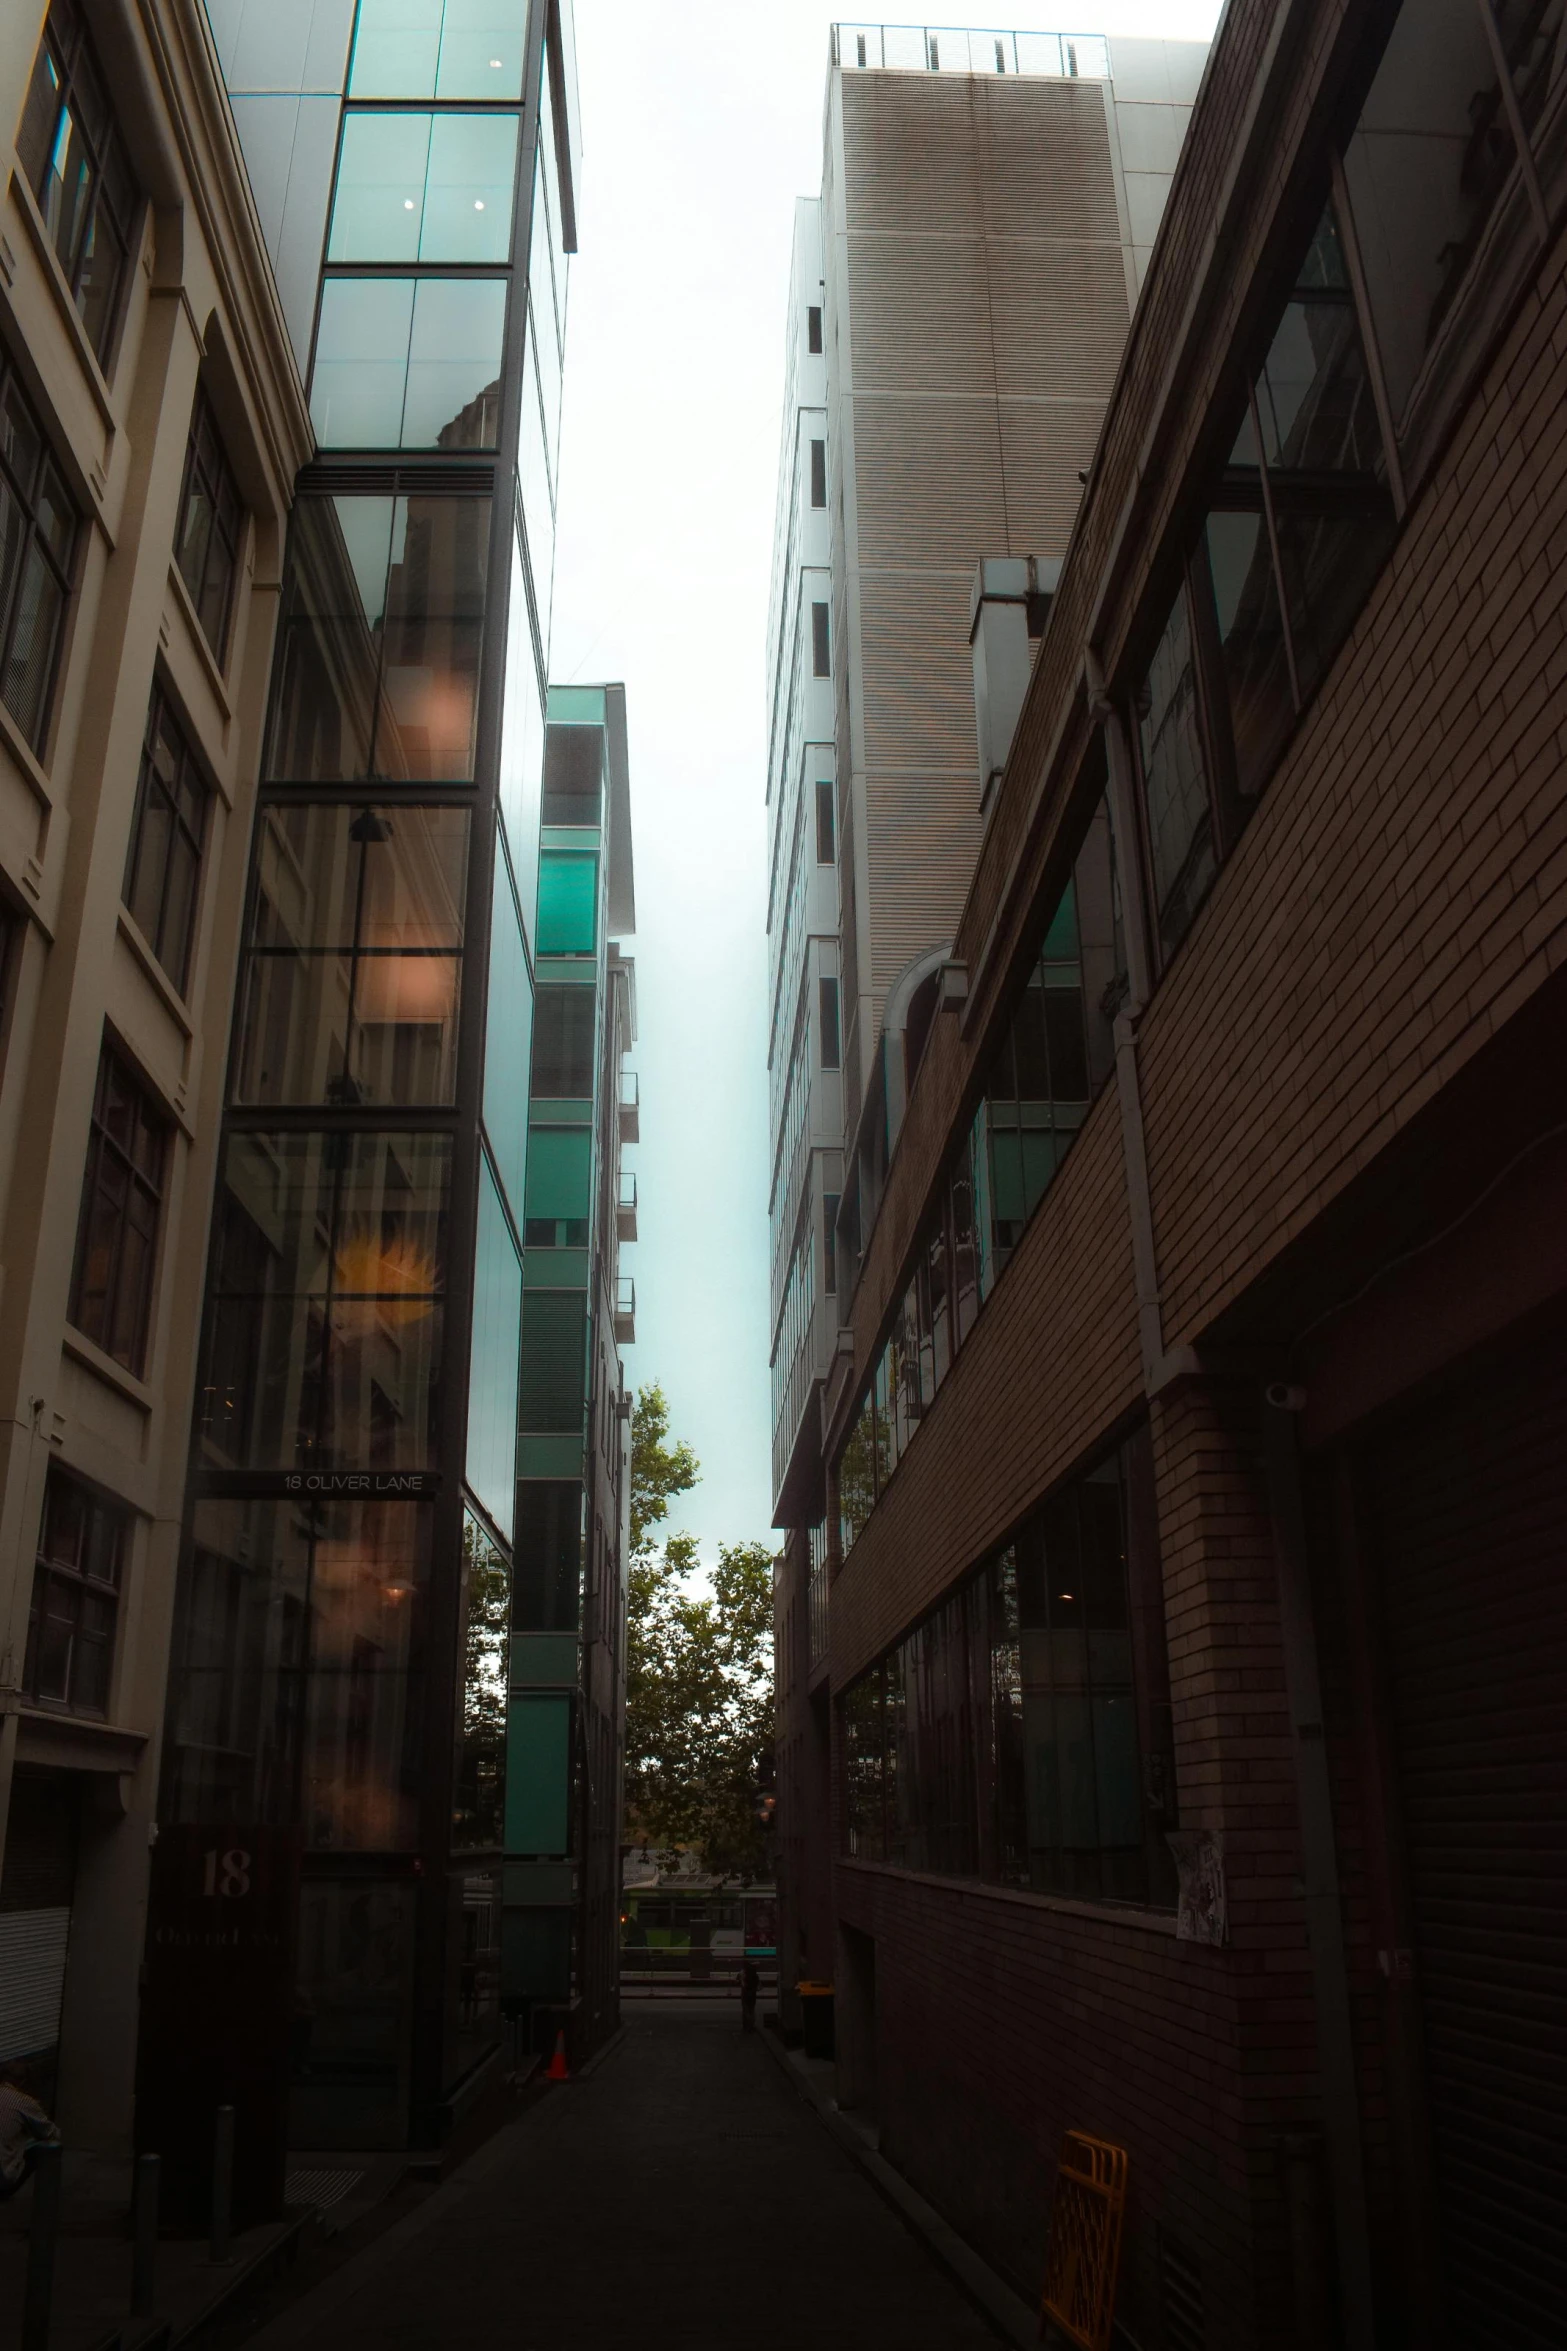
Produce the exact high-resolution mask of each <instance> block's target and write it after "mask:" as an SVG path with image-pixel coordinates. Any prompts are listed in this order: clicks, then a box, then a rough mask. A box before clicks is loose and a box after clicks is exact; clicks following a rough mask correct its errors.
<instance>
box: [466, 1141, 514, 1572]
mask: <svg viewBox="0 0 1567 2351" xmlns="http://www.w3.org/2000/svg"><path fill="white" fill-rule="evenodd" d="M521 1330H522V1261H521V1259H520V1258H519V1257H518V1255H517V1247H516V1243H515V1242H514V1241H513V1239H512V1235H511V1227H510V1226H509V1225H508V1223H507V1221H506V1213H505V1210H504V1209H503V1208H502V1206H501V1200H500V1193H499V1191H498V1189H497V1187H496V1182H495V1176H494V1173H493V1171H492V1169H491V1167H490V1163H489V1160H488V1159H487V1158H481V1163H480V1173H479V1237H478V1251H477V1257H476V1261H475V1265H474V1283H473V1347H472V1357H471V1364H470V1372H469V1382H468V1484H469V1486H470V1487H471V1488H472V1490H473V1492H474V1493H475V1494H477V1496H478V1498H479V1500H480V1501H481V1502H482V1503H483V1504H484V1507H485V1509H486V1510H487V1511H488V1512H489V1514H490V1517H491V1518H492V1519H493V1521H494V1522H495V1524H496V1526H498V1527H499V1528H500V1530H501V1533H502V1534H503V1535H507V1536H509V1535H510V1533H511V1529H512V1508H513V1502H514V1497H515V1492H516V1481H517V1355H518V1346H519V1343H520V1336H521Z"/></svg>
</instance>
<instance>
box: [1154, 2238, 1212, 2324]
mask: <svg viewBox="0 0 1567 2351" xmlns="http://www.w3.org/2000/svg"><path fill="white" fill-rule="evenodd" d="M1159 2299H1160V2303H1161V2306H1162V2310H1163V2315H1164V2351H1206V2346H1207V2341H1208V2337H1207V2334H1206V2332H1205V2331H1204V2327H1203V2314H1202V2271H1201V2270H1200V2269H1199V2268H1198V2266H1197V2263H1196V2261H1195V2260H1194V2259H1193V2257H1192V2255H1191V2254H1190V2253H1189V2252H1188V2250H1187V2249H1186V2247H1185V2246H1184V2245H1183V2244H1182V2243H1181V2241H1180V2239H1179V2238H1178V2237H1172V2236H1171V2235H1170V2234H1169V2232H1168V2231H1167V2230H1165V2229H1161V2230H1160V2231H1159Z"/></svg>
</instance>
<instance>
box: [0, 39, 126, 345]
mask: <svg viewBox="0 0 1567 2351" xmlns="http://www.w3.org/2000/svg"><path fill="white" fill-rule="evenodd" d="M35 21H36V20H35ZM16 148H17V154H18V155H19V157H20V158H21V162H22V168H23V170H24V171H25V172H26V174H27V178H28V181H29V184H30V185H31V187H32V191H33V194H34V195H35V196H36V198H37V199H38V207H39V210H40V211H41V212H42V214H43V218H44V226H45V227H46V228H47V230H48V232H49V241H50V243H51V244H52V245H53V247H54V250H55V255H56V258H57V259H58V261H59V264H60V267H61V269H62V270H63V271H64V273H65V279H66V283H67V285H68V286H69V287H70V289H71V295H72V299H73V300H74V302H75V304H76V309H77V314H78V316H79V317H80V319H81V322H82V325H83V326H84V328H85V329H86V331H87V339H88V341H89V342H90V343H91V345H92V347H93V349H94V351H95V352H96V353H97V355H98V357H99V359H100V360H106V359H107V357H108V352H109V345H110V343H111V341H112V340H113V336H114V328H115V322H116V320H117V318H118V316H119V307H120V305H119V294H120V288H121V286H122V285H123V283H124V281H125V272H126V269H127V266H128V264H129V260H130V251H131V238H132V233H133V231H134V229H135V225H136V215H137V213H138V211H139V210H140V206H141V191H140V189H139V188H138V187H137V185H136V181H135V178H134V176H133V174H132V171H131V165H130V158H129V157H128V155H127V154H126V151H125V143H124V141H123V140H122V138H121V137H120V132H119V127H118V125H117V124H116V122H115V119H114V109H113V105H112V103H111V101H110V97H109V89H108V84H107V82H106V81H105V79H104V76H103V73H102V70H101V68H100V67H99V64H98V60H97V57H96V54H95V52H94V49H93V45H92V40H91V36H90V35H89V33H88V31H87V28H86V25H85V23H84V22H83V20H82V17H81V15H80V13H79V11H78V10H77V8H76V7H75V6H73V5H72V4H71V0H55V4H54V6H53V7H51V9H50V11H49V15H48V20H47V22H46V24H45V26H44V33H43V39H42V40H41V41H40V43H39V45H38V54H37V56H36V58H35V59H34V61H33V75H32V81H31V84H30V86H29V88H28V92H27V101H26V104H25V106H24V107H23V110H22V121H21V127H20V129H19V130H18V132H17V135H16Z"/></svg>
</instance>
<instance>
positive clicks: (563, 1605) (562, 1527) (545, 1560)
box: [512, 1479, 582, 1633]
mask: <svg viewBox="0 0 1567 2351" xmlns="http://www.w3.org/2000/svg"><path fill="white" fill-rule="evenodd" d="M581 1561H582V1488H581V1487H580V1486H579V1485H574V1484H571V1483H569V1482H565V1481H561V1482H549V1483H536V1482H534V1481H533V1480H531V1479H530V1480H525V1481H524V1482H523V1484H522V1485H520V1486H519V1487H518V1489H517V1542H516V1554H515V1565H514V1570H513V1595H514V1597H513V1615H512V1622H513V1624H514V1626H515V1627H516V1629H517V1631H518V1632H538V1633H565V1632H575V1630H576V1629H577V1620H578V1613H579V1606H580V1585H581V1577H582V1563H581Z"/></svg>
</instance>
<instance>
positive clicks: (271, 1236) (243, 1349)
mask: <svg viewBox="0 0 1567 2351" xmlns="http://www.w3.org/2000/svg"><path fill="white" fill-rule="evenodd" d="M450 1174H451V1144H450V1141H449V1140H448V1138H446V1137H445V1136H442V1135H409V1134H357V1135H327V1134H320V1133H316V1134H310V1133H303V1134H301V1133H294V1134H244V1133H238V1134H231V1135H230V1136H229V1137H228V1138H227V1140H226V1143H225V1146H224V1157H223V1168H222V1174H221V1178H220V1182H219V1188H218V1202H217V1210H216V1217H215V1224H214V1234H213V1256H212V1267H211V1273H210V1276H209V1283H208V1302H207V1329H206V1334H205V1341H204V1350H203V1364H202V1375H201V1386H200V1402H199V1413H198V1421H199V1430H200V1436H201V1440H202V1444H203V1447H204V1450H205V1451H206V1454H207V1458H209V1459H212V1460H216V1461H221V1462H222V1463H224V1464H226V1465H228V1466H232V1467H234V1468H248V1469H275V1470H292V1469H314V1468H328V1469H429V1468H432V1467H434V1466H435V1452H436V1430H437V1422H438V1407H439V1390H440V1379H441V1321H442V1314H441V1309H442V1301H443V1297H444V1293H445V1287H446V1267H445V1250H446V1213H447V1196H448V1189H449V1184H450Z"/></svg>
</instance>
